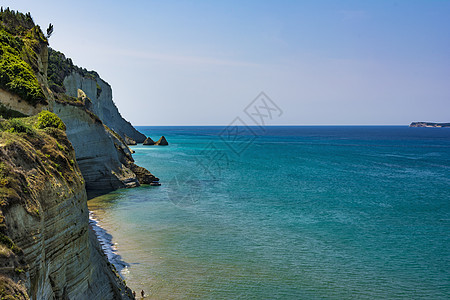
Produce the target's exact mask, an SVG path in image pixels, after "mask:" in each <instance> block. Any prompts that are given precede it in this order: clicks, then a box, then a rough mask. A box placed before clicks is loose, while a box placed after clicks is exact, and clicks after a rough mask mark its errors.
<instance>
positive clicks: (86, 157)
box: [54, 103, 139, 198]
mask: <svg viewBox="0 0 450 300" xmlns="http://www.w3.org/2000/svg"><path fill="white" fill-rule="evenodd" d="M54 113H55V114H57V115H58V116H59V117H60V118H61V120H63V122H64V123H65V124H66V127H67V130H66V133H67V137H68V138H69V140H70V141H71V143H72V145H73V147H74V149H75V154H76V158H77V162H78V165H79V166H80V170H81V173H82V174H83V177H84V179H85V181H86V190H87V192H88V196H89V198H91V197H93V196H97V195H100V194H104V193H107V192H110V191H113V190H116V189H118V188H125V187H136V186H139V181H138V179H137V177H136V175H135V174H134V173H133V172H132V171H131V170H130V169H129V168H128V167H127V166H126V165H127V164H128V161H130V160H132V157H131V152H130V150H129V148H128V147H127V146H126V145H122V146H121V145H120V144H123V143H122V142H121V141H120V140H119V139H118V138H117V137H115V136H114V135H113V134H112V133H111V132H108V131H107V130H106V129H105V127H104V126H103V124H102V123H101V121H96V120H95V119H93V118H92V116H91V115H90V114H89V113H88V112H86V111H85V110H83V109H82V108H81V107H77V106H72V105H68V104H62V103H55V104H54ZM116 144H117V146H116Z"/></svg>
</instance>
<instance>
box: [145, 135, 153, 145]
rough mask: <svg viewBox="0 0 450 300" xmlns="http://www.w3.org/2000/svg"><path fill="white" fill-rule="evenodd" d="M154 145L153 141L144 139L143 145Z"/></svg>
mask: <svg viewBox="0 0 450 300" xmlns="http://www.w3.org/2000/svg"><path fill="white" fill-rule="evenodd" d="M154 144H155V141H154V140H152V139H151V138H150V137H148V138H146V139H145V141H144V143H143V145H148V146H152V145H154Z"/></svg>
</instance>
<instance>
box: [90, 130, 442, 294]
mask: <svg viewBox="0 0 450 300" xmlns="http://www.w3.org/2000/svg"><path fill="white" fill-rule="evenodd" d="M138 129H139V130H141V131H142V132H143V133H144V134H147V135H149V136H151V137H152V138H153V139H154V140H156V139H157V138H159V136H161V135H165V136H166V138H167V140H168V141H169V143H170V145H169V146H168V147H161V146H159V147H158V146H153V147H152V146H142V145H138V146H134V147H132V149H134V150H135V151H136V153H135V154H134V158H135V160H136V162H137V164H139V165H141V166H144V167H146V168H148V169H149V170H151V171H152V172H153V173H154V174H155V175H156V176H158V177H159V178H160V179H161V182H162V186H160V187H150V186H146V187H140V188H135V189H127V190H119V191H116V192H113V193H111V194H109V195H106V196H103V197H99V198H96V199H94V200H92V201H90V203H89V205H90V209H91V210H92V211H93V213H94V216H95V218H97V219H98V220H99V225H100V226H102V227H103V228H105V229H106V230H107V232H108V233H110V234H111V235H112V244H113V245H114V247H113V250H114V251H112V252H111V251H110V253H109V255H110V257H111V259H112V260H113V261H114V262H115V264H116V265H117V266H118V268H119V269H120V271H121V273H122V275H123V276H124V278H125V280H126V281H127V283H128V285H129V286H130V287H131V288H132V289H134V290H136V291H140V290H141V289H144V291H145V292H146V294H147V296H148V298H149V299H192V298H199V299H238V298H241V299H314V298H329V299H348V298H357V299H360V298H366V299H377V298H404V299H421V298H423V299H448V298H449V296H450V250H449V249H450V129H445V128H443V129H439V128H408V127H399V126H397V127H269V128H266V129H265V130H261V129H260V128H257V127H252V128H250V130H249V129H246V128H243V132H242V134H241V133H238V134H236V132H233V131H231V132H229V131H223V130H224V128H223V127H140V128H138ZM241 129H242V128H241ZM228 133H229V134H228ZM106 243H108V242H106Z"/></svg>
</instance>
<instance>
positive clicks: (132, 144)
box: [123, 135, 137, 146]
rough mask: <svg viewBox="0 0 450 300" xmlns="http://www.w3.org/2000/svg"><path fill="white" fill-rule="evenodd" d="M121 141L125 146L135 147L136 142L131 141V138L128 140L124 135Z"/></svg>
mask: <svg viewBox="0 0 450 300" xmlns="http://www.w3.org/2000/svg"><path fill="white" fill-rule="evenodd" d="M123 140H124V141H125V144H127V145H130V146H135V145H137V143H136V141H135V140H133V139H132V138H130V137H129V136H128V135H125V136H124V138H123Z"/></svg>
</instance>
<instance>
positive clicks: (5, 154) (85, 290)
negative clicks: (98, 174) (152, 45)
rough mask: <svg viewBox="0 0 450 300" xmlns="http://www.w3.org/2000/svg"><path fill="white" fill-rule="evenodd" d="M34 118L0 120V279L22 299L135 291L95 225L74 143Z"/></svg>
mask: <svg viewBox="0 0 450 300" xmlns="http://www.w3.org/2000/svg"><path fill="white" fill-rule="evenodd" d="M36 119H37V117H33V118H29V119H25V120H24V121H22V123H21V124H19V125H18V124H16V123H11V122H10V121H1V124H0V127H1V128H2V131H1V132H0V183H1V189H0V200H1V221H2V222H1V223H0V230H1V231H0V232H1V239H0V244H1V247H0V248H1V251H0V265H1V266H2V267H3V268H2V269H1V272H0V273H2V274H3V275H4V277H3V278H4V279H3V280H2V278H0V282H1V283H2V284H3V285H6V286H9V287H11V286H13V287H15V288H16V291H13V292H11V294H10V295H11V296H15V297H16V298H17V299H27V298H28V297H29V298H30V299H131V298H132V295H131V291H130V290H129V289H127V288H126V286H125V285H124V283H123V282H122V280H121V279H120V277H119V276H118V274H115V273H114V271H113V270H112V269H111V268H110V267H108V261H107V259H106V257H105V256H104V254H103V253H102V251H101V249H100V246H99V244H98V241H97V239H96V238H95V235H94V233H93V232H92V230H91V229H90V228H89V225H88V218H89V216H88V208H87V198H86V191H85V188H84V180H83V177H82V175H81V172H80V170H79V168H78V165H77V164H76V162H75V152H74V150H73V148H72V145H71V143H70V142H69V140H68V139H67V137H66V135H65V133H64V131H63V130H61V129H56V128H52V127H49V128H44V129H37V128H36V126H35V124H36V123H35V122H36ZM11 281H12V283H14V284H12V283H11ZM10 290H12V289H11V288H10ZM2 296H3V295H2Z"/></svg>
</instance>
